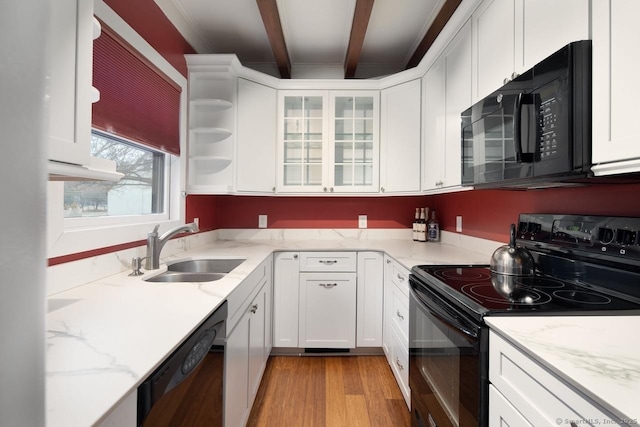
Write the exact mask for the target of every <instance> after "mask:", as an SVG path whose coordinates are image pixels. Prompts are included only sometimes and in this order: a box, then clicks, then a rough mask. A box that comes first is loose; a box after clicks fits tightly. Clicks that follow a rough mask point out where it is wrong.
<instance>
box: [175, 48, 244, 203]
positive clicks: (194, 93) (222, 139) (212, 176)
mask: <svg viewBox="0 0 640 427" xmlns="http://www.w3.org/2000/svg"><path fill="white" fill-rule="evenodd" d="M186 58H187V66H188V67H189V139H188V147H189V149H188V153H189V154H188V156H189V163H188V165H189V166H188V170H187V175H188V178H187V179H188V182H187V191H188V192H189V193H190V194H227V193H231V192H232V191H233V187H234V185H233V184H234V182H233V179H234V175H233V170H234V166H235V165H234V147H235V145H234V140H235V136H236V135H235V129H236V110H237V84H238V78H237V76H236V75H235V73H233V71H232V67H231V61H230V59H229V57H228V56H220V57H215V56H212V55H187V56H186Z"/></svg>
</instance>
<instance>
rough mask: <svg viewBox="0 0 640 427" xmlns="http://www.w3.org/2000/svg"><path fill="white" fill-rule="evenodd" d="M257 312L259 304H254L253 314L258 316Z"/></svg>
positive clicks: (252, 307)
mask: <svg viewBox="0 0 640 427" xmlns="http://www.w3.org/2000/svg"><path fill="white" fill-rule="evenodd" d="M257 311H258V304H253V305H252V306H251V313H253V314H256V312H257Z"/></svg>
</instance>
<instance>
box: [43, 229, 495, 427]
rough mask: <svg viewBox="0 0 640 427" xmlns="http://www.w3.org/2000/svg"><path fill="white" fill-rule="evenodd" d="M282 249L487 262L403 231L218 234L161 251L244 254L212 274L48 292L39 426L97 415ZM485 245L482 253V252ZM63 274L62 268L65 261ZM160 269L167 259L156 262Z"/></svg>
mask: <svg viewBox="0 0 640 427" xmlns="http://www.w3.org/2000/svg"><path fill="white" fill-rule="evenodd" d="M281 250H294V251H295V250H376V251H384V252H386V253H387V254H389V255H390V256H392V257H393V258H394V259H396V260H397V261H398V262H400V263H401V264H403V265H404V266H405V267H407V268H411V267H412V266H413V265H419V264H455V263H487V262H488V259H489V258H488V255H487V253H486V251H484V252H475V251H471V250H469V249H466V248H462V247H461V246H456V245H452V244H445V243H429V244H425V243H416V242H412V241H406V240H358V239H337V240H282V239H281V240H275V239H274V240H220V241H215V242H213V243H211V244H207V245H204V246H200V247H198V248H197V249H192V250H188V251H186V252H183V253H179V254H175V255H172V256H170V257H169V258H166V259H163V260H162V261H163V262H165V263H166V262H167V261H171V260H175V259H184V258H204V257H219V258H246V261H245V262H244V263H243V264H241V265H240V266H239V267H237V268H236V269H235V270H233V271H232V272H231V273H229V274H228V275H227V276H226V277H224V278H223V279H221V280H218V281H215V282H209V283H151V282H145V281H144V280H143V279H145V278H147V277H150V276H153V275H156V274H159V273H160V272H162V271H163V268H161V269H160V270H155V271H153V272H149V273H145V275H144V276H138V277H130V276H128V273H129V271H126V272H121V273H118V274H114V275H110V276H108V277H105V278H103V279H100V280H95V281H92V282H90V283H87V284H84V285H81V286H77V287H74V288H71V289H68V290H65V291H63V292H59V293H56V294H54V295H52V296H51V297H49V298H48V306H49V310H48V315H47V328H46V329H47V332H46V346H47V353H46V404H47V426H49V427H54V426H65V427H66V426H69V425H78V426H90V425H94V424H96V423H98V422H100V421H101V420H102V419H103V418H104V417H105V416H106V415H107V414H108V413H109V412H110V411H111V410H112V409H113V408H115V407H116V406H117V405H118V404H119V403H120V402H122V401H123V400H124V399H125V398H126V397H127V396H128V395H129V394H130V393H131V392H133V391H135V390H136V388H137V387H138V385H139V384H141V383H142V382H143V381H144V379H145V378H146V377H147V376H148V375H149V374H150V373H151V372H153V370H154V369H155V368H156V367H158V366H159V365H160V363H161V362H162V361H163V360H164V359H165V358H166V357H167V356H168V355H169V354H171V353H172V351H173V350H174V349H175V348H177V346H178V345H179V344H180V343H181V342H182V341H183V340H184V339H185V338H186V337H188V336H189V335H190V333H191V332H193V331H194V330H195V328H196V327H197V326H198V325H199V324H200V323H201V322H202V321H203V320H204V319H205V318H206V317H207V316H208V315H209V314H210V313H212V312H213V311H214V310H215V309H216V308H217V307H218V306H219V305H220V304H221V303H222V301H224V300H225V298H226V297H227V296H228V295H229V294H230V293H231V292H232V291H233V290H234V289H235V288H236V286H238V284H240V283H241V282H242V280H243V279H244V278H245V277H247V275H248V274H250V273H251V272H252V271H253V270H254V269H255V268H256V267H257V266H258V265H259V264H260V263H261V262H262V261H264V260H265V259H266V258H267V257H268V256H269V255H270V254H272V253H273V252H274V251H281ZM489 254H490V252H489ZM64 269H65V270H64V271H65V272H66V274H69V271H70V268H69V267H68V266H64ZM164 269H166V267H164Z"/></svg>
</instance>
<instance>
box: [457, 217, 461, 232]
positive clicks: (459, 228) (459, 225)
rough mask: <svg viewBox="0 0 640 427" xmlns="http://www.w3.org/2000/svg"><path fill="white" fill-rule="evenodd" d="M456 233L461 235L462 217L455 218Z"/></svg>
mask: <svg viewBox="0 0 640 427" xmlns="http://www.w3.org/2000/svg"><path fill="white" fill-rule="evenodd" d="M456 232H458V233H462V215H458V216H457V217H456Z"/></svg>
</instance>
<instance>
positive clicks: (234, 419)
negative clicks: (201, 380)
mask: <svg viewBox="0 0 640 427" xmlns="http://www.w3.org/2000/svg"><path fill="white" fill-rule="evenodd" d="M271 263H272V260H271V257H269V258H268V259H267V260H266V261H265V262H264V263H263V264H262V265H261V266H260V267H258V269H257V270H256V271H257V272H258V273H259V274H257V275H256V274H255V272H254V273H252V274H251V275H250V276H249V277H248V278H247V280H245V282H243V283H241V284H240V285H239V287H238V288H237V289H236V290H234V292H233V293H232V294H231V295H230V296H229V300H233V299H234V294H236V293H238V294H240V295H244V294H245V292H244V289H243V288H246V287H249V288H251V289H252V290H251V292H250V296H249V298H247V299H246V300H244V302H243V303H242V304H241V308H240V309H239V312H240V313H241V316H240V317H239V320H237V322H235V323H227V328H228V329H227V341H226V348H225V373H224V375H225V377H224V425H225V426H226V427H238V426H244V425H245V424H246V422H247V420H248V418H249V414H250V412H251V406H252V405H253V400H254V399H255V396H256V393H257V391H258V387H259V386H260V381H261V379H262V374H263V373H264V369H265V367H266V363H267V359H268V357H269V353H270V351H271V318H270V316H271V308H270V306H271V295H272V292H271V284H272V282H271V271H272V269H271ZM256 278H258V280H257V281H255V279H256ZM252 279H254V280H252ZM236 291H238V292H236ZM230 317H231V316H230Z"/></svg>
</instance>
